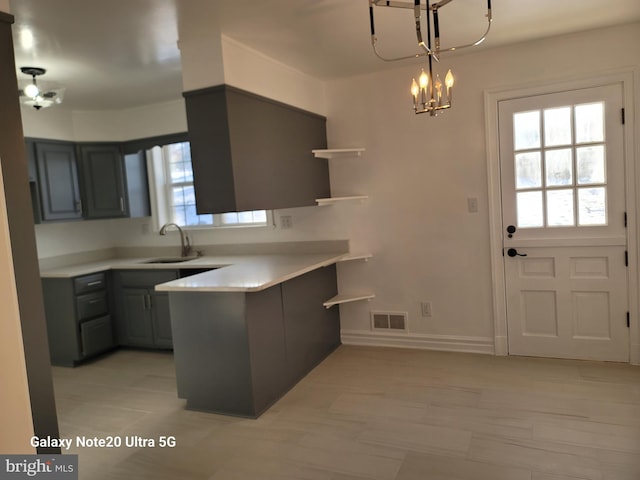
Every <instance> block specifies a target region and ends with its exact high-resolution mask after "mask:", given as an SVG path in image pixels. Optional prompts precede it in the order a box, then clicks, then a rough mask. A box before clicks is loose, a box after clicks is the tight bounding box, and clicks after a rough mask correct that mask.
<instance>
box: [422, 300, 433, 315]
mask: <svg viewBox="0 0 640 480" xmlns="http://www.w3.org/2000/svg"><path fill="white" fill-rule="evenodd" d="M420 308H421V309H422V316H423V317H430V316H431V302H422V303H420Z"/></svg>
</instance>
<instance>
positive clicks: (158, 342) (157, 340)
mask: <svg viewBox="0 0 640 480" xmlns="http://www.w3.org/2000/svg"><path fill="white" fill-rule="evenodd" d="M149 298H150V302H151V319H152V323H153V344H154V345H155V346H157V347H167V348H172V347H173V335H172V334H171V315H170V313H169V295H168V294H166V293H155V292H154V293H151V294H150V296H149Z"/></svg>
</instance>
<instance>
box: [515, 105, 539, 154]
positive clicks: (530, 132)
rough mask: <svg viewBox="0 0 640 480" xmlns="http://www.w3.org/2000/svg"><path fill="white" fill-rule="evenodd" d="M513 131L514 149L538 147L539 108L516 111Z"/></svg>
mask: <svg viewBox="0 0 640 480" xmlns="http://www.w3.org/2000/svg"><path fill="white" fill-rule="evenodd" d="M513 133H514V144H515V149H516V150H525V149H528V148H540V110H535V111H533V112H522V113H516V114H515V115H514V116H513Z"/></svg>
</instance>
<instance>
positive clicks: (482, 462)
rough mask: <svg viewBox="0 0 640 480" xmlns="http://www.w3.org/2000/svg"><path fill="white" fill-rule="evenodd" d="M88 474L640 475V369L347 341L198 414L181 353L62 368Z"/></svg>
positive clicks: (71, 422)
mask: <svg viewBox="0 0 640 480" xmlns="http://www.w3.org/2000/svg"><path fill="white" fill-rule="evenodd" d="M54 384H55V389H56V399H57V408H58V412H59V422H60V430H61V435H62V436H63V437H64V438H73V439H74V440H75V438H76V437H77V436H81V437H82V436H83V437H85V438H94V437H99V438H106V437H107V436H117V437H119V438H121V439H122V441H123V443H125V441H126V438H127V437H131V436H136V435H137V436H139V437H142V438H153V439H154V440H156V441H157V440H158V438H159V437H160V436H162V435H168V436H175V438H176V442H177V445H176V447H175V448H159V447H158V446H156V447H155V448H146V447H137V448H135V447H134V448H125V447H120V448H75V447H74V448H73V449H72V452H74V453H78V454H79V461H80V478H81V479H84V480H107V479H136V480H137V479H172V480H173V479H181V480H199V479H202V480H245V479H256V480H271V479H274V480H275V479H282V480H289V479H290V480H356V479H360V480H362V479H379V480H422V479H426V480H639V479H640V367H634V366H630V365H621V364H609V363H596V362H583V361H567V360H551V359H535V358H521V357H493V356H486V355H473V354H459V353H446V352H431V351H421V350H403V349H390V348H371V347H352V346H342V347H340V348H339V349H338V350H337V351H336V352H334V353H333V354H332V355H331V356H330V357H329V358H328V359H327V360H325V361H324V362H323V363H322V364H321V365H320V366H318V367H317V368H316V369H315V370H314V371H312V372H311V373H310V374H309V375H308V376H307V377H306V378H305V379H303V380H302V381H301V382H300V383H299V384H298V385H297V386H296V387H294V388H293V389H292V390H291V391H290V392H289V393H288V394H287V395H286V396H285V397H284V398H282V399H281V400H280V401H279V402H278V403H277V404H276V405H274V406H273V407H272V408H271V409H270V410H269V411H268V412H266V413H265V414H264V415H262V416H261V417H260V418H259V419H257V420H250V419H242V418H234V417H225V416H221V415H213V414H207V413H200V412H192V411H187V410H185V409H184V401H183V400H180V399H178V398H177V397H176V393H175V375H174V370H173V357H172V355H171V354H170V353H162V352H145V351H132V350H120V351H117V352H115V353H113V354H111V355H108V356H105V357H103V358H100V359H99V360H97V361H95V362H92V363H89V364H86V365H83V366H81V367H78V368H75V369H67V368H58V367H56V368H54Z"/></svg>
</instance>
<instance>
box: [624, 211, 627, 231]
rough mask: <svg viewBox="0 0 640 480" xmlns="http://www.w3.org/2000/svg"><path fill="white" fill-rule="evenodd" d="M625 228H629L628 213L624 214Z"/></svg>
mask: <svg viewBox="0 0 640 480" xmlns="http://www.w3.org/2000/svg"><path fill="white" fill-rule="evenodd" d="M624 228H627V212H624Z"/></svg>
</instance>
